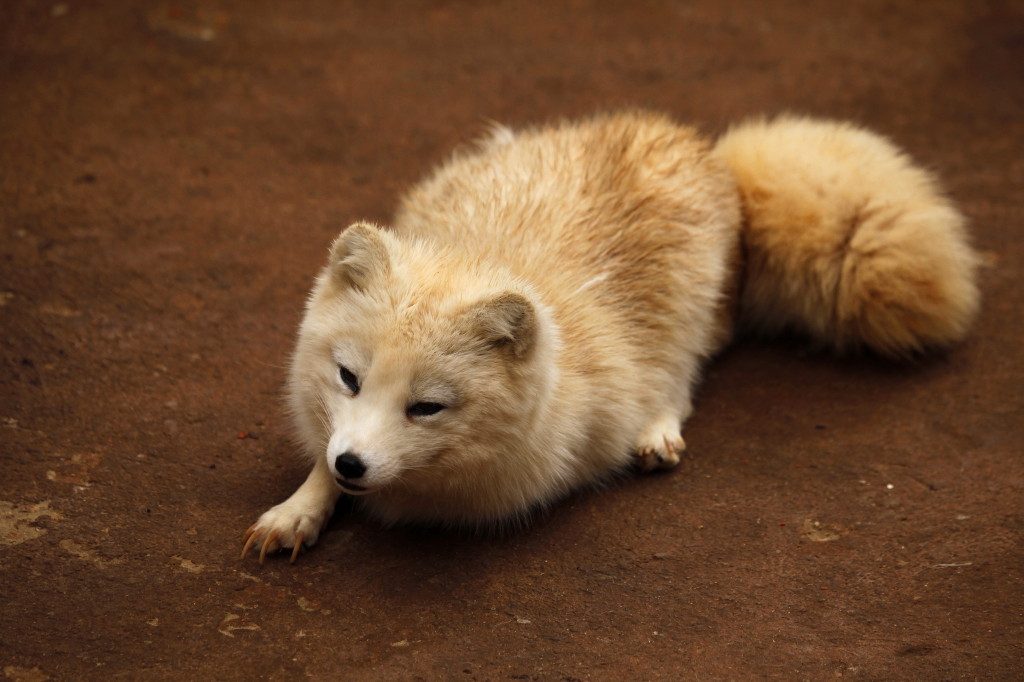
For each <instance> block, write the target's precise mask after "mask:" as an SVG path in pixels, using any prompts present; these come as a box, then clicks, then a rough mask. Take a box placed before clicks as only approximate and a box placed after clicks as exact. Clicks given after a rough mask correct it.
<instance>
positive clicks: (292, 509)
mask: <svg viewBox="0 0 1024 682" xmlns="http://www.w3.org/2000/svg"><path fill="white" fill-rule="evenodd" d="M330 518H331V514H330V510H329V509H328V510H311V509H308V508H305V507H300V506H298V505H294V504H289V502H287V501H286V502H282V503H281V504H279V505H277V506H276V507H272V508H270V509H269V510H267V511H266V512H264V514H263V516H261V517H260V518H259V521H257V522H256V523H254V524H252V525H251V526H250V527H249V530H247V531H245V536H244V537H243V538H242V542H244V543H245V545H244V546H243V547H242V558H243V559H244V558H245V556H246V555H247V554H248V553H249V550H250V549H252V548H253V547H254V546H255V545H259V551H260V563H261V564H262V563H263V561H264V559H266V557H267V552H276V551H277V550H279V549H288V548H291V549H292V556H291V560H290V561H291V563H295V558H296V557H297V556H299V551H300V550H301V549H302V547H303V546H306V547H311V546H312V545H313V543H315V542H316V540H317V538H318V537H319V536H320V531H321V530H323V528H324V526H326V525H327V521H328V520H329V519H330ZM261 541H262V542H261Z"/></svg>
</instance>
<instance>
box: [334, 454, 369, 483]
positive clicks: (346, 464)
mask: <svg viewBox="0 0 1024 682" xmlns="http://www.w3.org/2000/svg"><path fill="white" fill-rule="evenodd" d="M334 468H335V469H336V470H337V472H338V474H340V475H341V476H342V477H343V478H361V477H362V475H363V474H365V473H366V465H365V464H363V460H361V459H360V458H359V455H356V454H353V453H351V452H346V453H344V454H342V455H338V459H336V460H334Z"/></svg>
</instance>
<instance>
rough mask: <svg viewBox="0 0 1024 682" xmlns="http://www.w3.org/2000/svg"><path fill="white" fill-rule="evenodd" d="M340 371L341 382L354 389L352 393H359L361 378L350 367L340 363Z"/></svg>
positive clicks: (349, 388)
mask: <svg viewBox="0 0 1024 682" xmlns="http://www.w3.org/2000/svg"><path fill="white" fill-rule="evenodd" d="M338 372H339V373H340V374H341V383H343V384H345V386H347V387H348V390H350V391H352V395H359V379H358V377H356V375H355V374H353V373H352V372H351V371H350V370H349V369H348V367H342V366H341V365H338Z"/></svg>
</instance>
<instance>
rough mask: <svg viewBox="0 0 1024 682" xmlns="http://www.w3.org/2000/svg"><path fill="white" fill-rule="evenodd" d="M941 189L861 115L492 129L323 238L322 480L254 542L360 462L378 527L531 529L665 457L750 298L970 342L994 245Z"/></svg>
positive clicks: (309, 424)
mask: <svg viewBox="0 0 1024 682" xmlns="http://www.w3.org/2000/svg"><path fill="white" fill-rule="evenodd" d="M936 187H937V185H936V183H935V182H934V180H933V179H932V178H931V177H930V176H929V175H927V174H926V173H925V172H924V171H922V170H920V169H919V168H917V167H915V166H913V165H912V164H911V163H910V162H909V161H908V160H907V159H906V158H905V157H904V156H903V155H902V154H901V152H899V150H897V149H895V148H894V147H892V146H891V145H889V144H888V143H887V142H885V141H883V140H881V139H880V138H878V137H876V136H874V135H872V134H870V133H867V132H865V131H861V130H859V129H856V128H853V127H851V126H848V125H845V124H836V123H828V122H815V121H808V120H805V119H792V118H786V119H779V120H778V121H775V122H771V123H763V122H754V123H751V124H747V125H745V126H741V127H739V128H737V129H735V130H734V131H732V132H730V134H729V135H728V136H726V137H725V138H724V139H723V140H722V141H721V143H720V144H719V145H718V146H717V147H715V146H713V145H711V144H710V143H709V142H707V141H706V140H704V139H702V138H701V137H700V136H699V135H698V134H697V133H696V132H695V131H694V130H692V129H690V128H686V127H682V126H678V125H676V124H675V123H673V122H671V121H670V120H668V119H667V118H665V117H662V116H659V115H656V114H647V113H642V112H627V113H623V114H617V115H610V116H598V117H595V118H593V119H590V120H585V121H580V122H575V123H563V124H560V125H554V126H550V127H547V128H540V129H536V130H527V131H523V132H519V133H513V132H511V131H510V130H508V129H507V128H502V127H495V128H494V129H493V130H492V133H491V135H490V136H489V138H488V139H487V140H485V141H484V142H483V143H481V144H480V145H479V146H478V147H477V148H476V149H475V150H474V151H471V152H467V153H464V154H460V155H456V156H455V157H454V158H453V159H452V160H451V161H450V162H449V163H447V164H445V165H444V166H442V167H441V168H439V169H438V170H437V171H436V172H435V173H434V174H433V175H431V176H430V177H428V178H427V179H426V180H424V181H423V182H422V183H421V184H420V185H418V186H417V187H415V188H414V189H413V190H412V191H411V192H410V193H409V194H408V195H407V196H406V197H405V198H404V200H403V202H402V204H401V207H400V209H399V211H398V213H397V215H396V217H395V220H394V224H393V226H392V227H391V229H381V228H378V227H375V226H372V225H366V224H357V225H355V226H352V227H350V228H349V229H348V230H346V231H345V232H343V233H342V234H341V236H339V237H338V239H337V240H336V241H335V243H334V245H333V246H332V247H331V256H330V260H329V263H328V265H327V266H326V267H325V268H324V270H323V272H322V273H321V275H320V277H319V279H318V281H317V284H316V287H315V288H314V290H313V292H312V295H311V297H310V300H309V303H308V306H307V310H306V315H305V317H304V319H303V322H302V326H301V328H300V330H299V340H298V344H297V347H296V352H295V356H294V359H293V363H292V372H291V380H290V401H291V407H292V411H293V413H294V416H295V422H296V427H297V431H298V434H299V437H300V440H301V442H302V444H303V446H304V448H305V450H306V451H307V453H308V454H309V456H310V457H311V459H312V461H313V463H314V464H313V472H312V473H311V474H310V477H309V479H308V480H307V481H306V482H305V483H304V484H303V485H302V486H301V487H300V488H299V490H298V491H297V492H296V493H295V494H294V495H293V496H292V497H291V498H289V500H287V501H286V502H284V503H283V504H281V505H278V506H277V507H274V508H273V509H271V510H270V511H269V512H267V513H266V514H264V515H263V516H262V517H261V518H260V520H259V521H258V522H257V523H256V524H255V525H254V526H253V527H252V528H250V530H249V533H248V534H247V541H246V549H248V548H249V547H250V545H252V544H253V543H255V542H260V545H261V547H262V552H261V557H262V554H265V553H266V552H267V551H270V550H274V549H277V548H281V547H296V548H297V547H300V546H302V545H303V544H305V545H309V544H312V542H314V541H315V540H316V537H317V535H318V533H319V530H320V528H321V527H322V525H323V523H325V522H326V519H327V518H328V517H329V515H330V513H331V510H332V509H333V505H334V503H335V501H336V499H337V497H338V495H339V492H340V489H339V486H338V483H337V482H336V481H335V476H337V477H338V478H339V480H341V479H343V478H344V477H342V476H341V474H340V473H338V471H336V470H335V467H336V463H337V461H338V458H339V457H340V456H341V455H343V454H347V455H349V456H357V457H358V461H359V462H360V463H361V464H362V465H364V466H365V471H353V470H351V469H350V470H349V473H348V474H347V475H348V478H344V480H343V481H342V482H343V484H344V485H345V486H347V487H348V488H349V489H350V490H355V488H353V486H358V487H359V488H361V490H357V492H361V493H365V494H362V495H360V497H359V501H360V503H361V505H362V506H363V508H364V509H366V510H367V511H368V512H370V513H371V514H372V515H373V516H375V517H376V518H378V519H380V520H381V521H383V522H385V523H396V522H405V521H414V522H425V523H442V524H451V525H470V526H493V525H495V524H502V523H509V522H517V521H522V520H525V519H526V518H528V516H529V514H530V513H531V512H532V511H533V510H535V509H537V508H538V507H541V506H543V505H547V504H550V503H551V502H553V501H555V500H558V499H559V498H561V497H563V496H564V495H566V494H567V493H569V492H570V491H572V490H574V489H577V488H579V487H581V486H585V485H590V484H593V483H596V482H600V481H602V480H604V479H606V478H607V477H608V476H609V474H611V473H614V472H616V471H621V470H624V469H626V468H627V467H629V466H630V465H631V464H632V465H635V466H637V467H638V468H640V469H642V470H650V469H655V468H668V467H671V466H673V465H674V464H675V463H677V462H678V461H679V453H680V452H681V451H682V450H683V449H684V448H685V443H684V441H683V438H682V436H681V428H682V425H683V423H684V422H685V420H686V418H687V417H688V416H689V414H690V412H691V410H692V405H691V391H692V389H693V386H694V384H695V383H696V381H697V378H698V375H699V372H700V368H701V366H702V365H703V363H704V362H705V361H706V360H707V358H709V357H711V356H712V355H713V354H714V353H715V352H716V351H717V350H718V349H719V348H720V347H721V346H722V345H723V344H724V343H726V342H727V341H728V340H729V338H730V337H731V333H732V328H733V326H734V321H735V320H734V318H735V317H736V311H737V308H740V311H741V317H740V321H741V322H743V323H745V324H747V325H749V326H751V327H753V328H756V329H759V330H777V329H779V328H781V327H785V326H793V327H796V328H798V329H802V330H804V331H806V332H808V333H809V334H812V335H815V336H816V337H817V338H819V339H820V340H822V341H823V342H825V343H830V344H832V345H834V346H835V347H837V348H839V349H847V348H857V347H868V348H871V349H874V350H876V351H879V352H883V353H889V354H902V353H908V352H915V351H917V350H920V349H923V348H927V347H933V346H937V345H945V344H948V343H951V342H953V341H956V340H957V339H959V338H960V337H961V336H962V335H963V333H964V332H965V330H966V327H967V323H968V322H969V320H970V318H971V317H972V316H973V314H974V310H975V309H976V307H977V291H976V288H975V287H974V281H973V277H974V267H975V262H976V259H975V257H974V254H973V251H971V249H970V247H969V246H968V245H967V243H966V239H965V236H964V232H963V229H962V220H961V218H960V216H959V214H958V213H957V212H956V210H955V209H954V208H953V207H952V205H951V204H950V203H949V202H948V201H947V200H946V199H944V198H943V197H942V196H941V195H940V194H939V193H938V190H937V189H936ZM741 242H742V247H741ZM741 252H745V253H746V255H747V258H748V264H747V267H746V270H745V271H744V269H743V259H742V258H741ZM339 367H345V368H346V371H350V372H351V373H352V375H353V376H356V377H357V378H358V384H359V385H358V386H357V387H355V388H356V390H353V387H352V386H350V385H349V383H351V382H350V381H349V382H346V381H342V380H341V379H340V378H339V372H340V370H339ZM423 404H428V405H429V404H436V405H441V406H443V408H444V409H442V410H440V411H439V412H437V413H435V414H421V413H419V412H417V410H416V406H418V405H419V406H422V405H423ZM243 554H244V552H243ZM293 557H294V554H293Z"/></svg>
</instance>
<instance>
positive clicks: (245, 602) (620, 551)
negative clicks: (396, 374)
mask: <svg viewBox="0 0 1024 682" xmlns="http://www.w3.org/2000/svg"><path fill="white" fill-rule="evenodd" d="M623 105H642V106H649V107H654V108H659V109H664V110H666V111H669V112H671V113H673V114H674V115H675V116H677V117H678V118H680V119H684V120H688V121H692V122H695V123H697V124H700V125H702V126H703V127H704V128H706V129H707V130H708V131H710V132H717V131H720V130H722V129H723V128H724V127H725V126H726V125H727V123H728V122H729V121H732V120H735V119H737V118H740V117H743V116H746V115H749V114H752V113H758V112H774V111H779V110H795V111H802V112H809V113H813V114H819V115H827V116H834V117H841V118H850V119H855V120H858V121H862V122H864V123H866V124H868V125H870V126H872V127H874V128H876V129H878V130H880V131H882V132H884V133H886V134H889V135H891V136H892V137H893V138H895V139H896V140H898V141H899V142H900V143H901V144H903V145H905V146H906V147H907V148H908V149H909V150H911V152H912V153H913V154H914V155H915V156H917V157H918V158H919V159H921V160H922V161H923V162H924V163H925V164H927V165H928V166H931V167H933V168H935V169H937V170H939V171H940V173H941V175H942V176H943V177H944V178H945V180H946V182H947V185H948V187H949V188H950V191H951V193H952V194H953V195H954V196H955V197H956V199H957V200H958V201H959V202H960V204H961V205H962V207H963V209H964V211H965V212H966V213H967V214H968V216H969V217H970V220H971V223H972V225H973V230H974V234H975V235H976V241H977V243H978V245H979V247H980V248H981V250H982V251H984V252H985V254H986V257H987V259H988V263H989V266H988V267H987V268H986V269H985V271H984V272H983V275H982V286H983V290H984V296H985V310H984V312H983V314H982V316H981V319H980V320H979V321H978V324H977V327H976V330H975V333H974V335H973V337H972V338H971V340H970V341H968V342H967V343H966V344H964V345H963V346H961V347H959V348H957V349H955V350H954V351H952V352H951V353H949V354H948V355H946V356H944V357H939V358H934V359H931V360H929V361H926V362H921V363H918V364H916V365H914V366H896V365H890V364H884V363H881V362H876V361H872V360H866V359H861V360H837V359H833V358H831V357H826V356H820V355H815V354H810V353H805V352H802V351H801V350H800V348H799V345H798V344H794V343H783V342H780V343H776V344H754V343H743V344H738V345H737V346H735V347H734V348H733V349H731V350H730V351H729V352H727V353H726V354H725V356H724V357H722V358H721V359H720V360H719V361H718V362H717V363H716V364H715V365H714V366H713V367H712V368H710V369H709V371H708V373H707V374H708V375H707V380H706V382H705V384H704V387H703V389H702V391H701V394H700V396H699V404H698V406H697V413H696V416H695V417H694V418H693V420H692V421H691V422H690V425H689V428H688V431H687V442H688V443H689V444H690V448H691V450H690V454H691V455H692V457H691V458H690V459H689V460H688V461H686V462H685V463H684V465H683V466H682V467H681V468H680V469H679V470H677V471H675V472H673V473H670V474H667V475H659V476H649V477H637V478H633V479H629V480H626V481H623V482H621V483H618V484H616V485H613V486H611V487H610V488H609V489H607V490H605V491H602V492H599V493H592V494H584V495H580V496H578V497H576V498H573V499H572V500H569V501H568V502H566V503H564V504H562V505H560V506H558V507H557V508H556V509H554V510H553V511H552V512H551V513H550V514H548V515H546V516H545V517H544V518H543V519H541V520H539V521H538V523H536V524H535V525H534V526H533V527H531V528H530V529H529V530H527V531H525V532H522V533H519V534H516V535H513V536H510V537H503V538H484V539H481V538H469V537H462V536H458V535H451V534H442V533H430V532H427V533H424V532H419V531H409V530H382V529H380V528H377V527H375V526H374V525H373V524H372V523H370V522H368V521H367V520H365V519H363V518H360V517H359V516H357V515H352V514H349V513H345V512H341V513H339V518H337V519H336V520H335V521H334V522H333V523H332V526H331V530H330V532H328V533H327V534H326V536H325V537H324V539H323V541H322V542H321V544H319V545H318V546H317V547H316V548H314V549H313V550H312V551H310V552H308V553H307V554H305V555H303V556H302V558H301V560H300V562H299V563H297V564H296V565H294V566H289V565H288V564H287V562H286V561H285V560H283V559H281V558H277V559H275V560H274V561H270V562H268V564H267V565H266V566H264V567H262V568H261V567H259V566H258V565H257V564H256V563H255V562H254V561H239V559H238V552H239V539H240V537H241V534H242V531H243V530H244V529H245V528H246V527H247V526H248V525H249V524H250V523H251V522H252V521H253V520H254V519H255V518H256V516H257V515H258V514H259V513H260V512H262V511H263V510H264V509H265V508H266V507H267V506H268V505H270V504H271V503H273V502H277V501H279V500H281V499H282V498H284V497H285V496H286V495H287V494H289V493H290V492H291V491H292V490H293V489H294V487H295V486H296V485H297V484H298V483H299V482H300V481H301V480H302V478H303V477H304V474H305V472H304V470H303V466H302V464H301V463H300V462H299V461H298V459H297V458H296V457H295V456H294V448H293V446H292V445H291V444H290V442H289V439H288V427H287V423H286V421H285V418H284V415H283V410H282V405H281V399H280V393H281V391H280V388H281V383H282V380H283V377H284V370H283V367H284V365H285V364H286V362H287V358H288V354H289V349H290V344H291V341H292V337H293V334H294V329H295V327H296V323H297V321H298V318H299V314H300V310H301V307H302V303H303V298H304V295H305V292H306V290H307V287H308V286H309V284H310V281H311V277H312V275H313V273H314V272H315V270H316V269H317V268H318V267H319V265H320V263H321V261H322V258H323V257H324V255H325V253H326V251H325V250H326V247H327V245H328V243H329V241H330V239H331V238H332V236H333V235H335V234H336V233H337V231H338V230H339V229H340V228H341V227H342V226H344V225H345V224H347V223H348V222H350V221H352V220H355V219H359V218H370V219H376V220H386V219H387V216H388V213H389V210H390V209H391V207H392V206H393V202H394V200H395V197H396V195H397V194H398V192H400V191H401V189H402V188H403V187H406V186H407V185H408V184H409V183H410V182H412V181H414V180H415V178H417V176H419V175H420V174H422V173H423V172H424V171H426V170H427V169H428V168H429V167H430V166H431V165H432V164H433V163H436V162H437V161H439V160H440V159H442V158H444V156H445V155H446V153H447V151H448V150H449V149H450V148H451V147H452V146H453V145H455V144H457V143H460V142H463V141H465V140H467V139H468V138H470V137H472V136H474V135H475V134H476V133H477V132H479V131H480V130H482V129H483V127H484V126H485V125H486V122H487V121H488V120H492V119H493V120H498V121H502V122H508V123H512V124H518V123H525V122H531V121H539V120H546V119H550V118H553V117H558V116H563V115H576V114H582V113H586V112H589V111H591V110H594V109H597V108H609V107H617V106H623ZM1022 218H1024V9H1022V6H1021V5H1020V3H1015V2H1012V1H1011V0H1007V1H1005V2H999V1H991V2H975V1H974V0H964V1H963V2H954V1H949V2H928V3H893V2H888V1H882V0H878V1H874V0H871V1H864V2H843V3H840V2H831V1H826V0H821V1H809V0H792V1H784V2H772V3H759V2H752V1H751V2H744V1H740V0H724V1H723V0H693V1H688V2H653V1H643V0H640V1H635V2H630V3H612V2H608V3H605V2H596V1H588V0H575V1H572V2H564V3H547V2H498V3H469V2H464V3H456V2H445V1H443V0H437V1H424V2H415V3H414V2H403V3H355V2H337V1H329V0H309V1H308V2H296V3H282V2H277V3H274V2H264V1H256V2H241V1H229V0H225V1H224V2H174V3H158V2H157V3H154V2H141V1H139V2H107V3H82V2H76V1H74V0H68V1H67V2H54V0H46V1H36V0H12V1H9V2H4V3H2V4H0V235H2V236H0V243H2V246H0V248H2V256H0V257H2V259H3V265H2V267H0V320H2V325H3V326H2V329H3V363H2V370H0V371H2V379H0V380H2V391H3V392H2V395H0V417H2V420H3V422H2V424H0V444H2V457H3V462H2V466H3V474H2V476H0V585H2V588H0V591H2V601H3V606H2V609H0V669H2V671H3V673H4V674H6V676H7V677H8V678H11V679H15V680H37V679H47V678H53V679H63V680H81V679H103V680H106V679H112V678H118V677H127V678H146V679H257V678H269V679H293V678H302V677H312V678H316V679H466V680H473V679H476V680H500V679H540V680H619V679H641V678H644V679H680V678H683V679H702V680H704V679H751V678H780V679H826V678H833V677H845V678H855V679H872V680H877V679H984V680H998V679H1005V680H1008V679H1019V677H1020V676H1021V674H1022V670H1024V653H1022V642H1024V586H1022V566H1024V461H1022V457H1021V442H1022V435H1024V433H1022V432H1024V428H1022V424H1024V412H1022V407H1024V405H1022V403H1024V401H1022V394H1024V391H1022V389H1021V385H1022V380H1024V372H1022V365H1021V356H1022V352H1021V343H1022V340H1024V324H1022V315H1021V311H1022V308H1024V286H1022V284H1024V282H1022V277H1021V272H1022V270H1021V268H1022V264H1024V239H1022V232H1021V224H1022Z"/></svg>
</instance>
